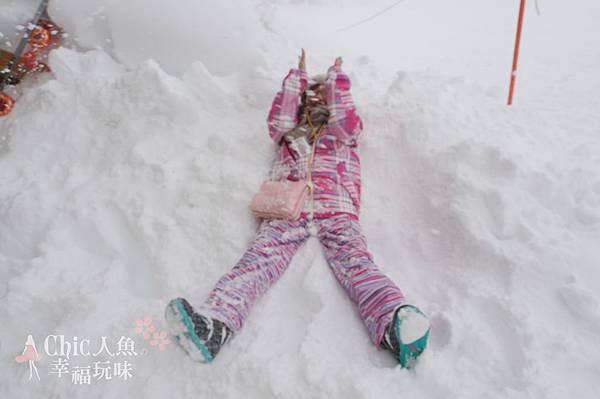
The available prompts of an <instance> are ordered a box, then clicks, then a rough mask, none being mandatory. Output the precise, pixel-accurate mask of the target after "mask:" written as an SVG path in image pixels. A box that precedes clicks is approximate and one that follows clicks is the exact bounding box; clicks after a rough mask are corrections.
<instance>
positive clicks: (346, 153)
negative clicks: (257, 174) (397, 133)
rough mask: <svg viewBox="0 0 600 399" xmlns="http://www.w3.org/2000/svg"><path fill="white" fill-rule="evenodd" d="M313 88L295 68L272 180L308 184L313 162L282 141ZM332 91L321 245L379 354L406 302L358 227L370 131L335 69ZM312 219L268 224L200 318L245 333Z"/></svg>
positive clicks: (282, 94) (320, 160) (275, 132)
mask: <svg viewBox="0 0 600 399" xmlns="http://www.w3.org/2000/svg"><path fill="white" fill-rule="evenodd" d="M307 83H308V78H307V75H306V72H304V71H302V70H300V69H296V68H292V69H291V70H290V71H289V73H288V74H287V76H286V77H285V79H284V81H283V85H282V90H281V91H279V92H278V93H277V95H276V96H275V99H274V101H273V105H272V107H271V111H270V112H269V116H268V126H269V134H270V136H271V138H272V139H273V140H274V141H275V143H277V144H280V147H279V154H278V157H277V158H276V160H275V162H274V164H273V167H272V169H271V173H270V175H271V179H273V180H283V179H289V180H298V179H303V178H305V177H306V171H307V170H306V167H307V165H306V163H307V159H305V158H303V157H300V156H298V154H296V153H293V152H292V151H291V150H290V149H289V148H288V146H287V144H285V142H282V137H283V135H284V133H285V132H286V131H288V130H289V129H291V128H293V127H295V126H296V124H297V123H298V116H297V111H298V105H299V98H300V95H301V94H302V93H303V92H304V90H305V89H306V86H307ZM325 85H326V92H327V107H328V109H329V111H330V117H329V121H328V124H327V125H326V128H325V129H324V130H323V131H322V133H321V135H320V136H319V138H318V140H317V144H316V148H315V160H314V166H313V172H312V175H313V182H314V196H315V214H314V216H315V220H314V222H315V224H316V227H317V231H318V232H317V237H318V239H319V241H320V242H321V244H322V246H323V249H324V252H325V256H326V258H327V262H328V264H329V266H330V268H331V269H332V271H333V273H334V274H335V276H336V278H337V279H338V281H339V282H340V284H341V285H342V287H344V289H345V290H346V292H347V293H348V295H349V296H350V298H351V299H352V300H353V301H354V302H355V303H356V304H357V305H358V309H359V313H360V317H361V318H362V320H363V321H364V323H365V325H366V327H367V330H368V332H369V336H370V338H371V341H372V342H373V343H374V344H375V345H376V346H377V347H379V345H380V343H381V340H382V337H383V333H384V330H385V327H386V326H387V325H388V324H389V323H390V322H391V320H392V317H393V312H394V310H395V309H397V308H398V307H399V306H400V305H401V304H402V303H403V302H404V296H403V294H402V292H401V291H400V289H399V288H398V287H397V286H396V285H395V284H394V283H393V282H392V281H391V280H390V279H389V278H388V277H386V276H385V275H384V274H383V273H382V272H381V271H380V270H379V269H378V268H377V266H376V265H375V263H374V262H373V257H372V255H371V254H370V253H369V251H368V250H367V243H366V239H365V237H364V235H363V234H362V231H361V227H360V224H359V221H358V215H359V209H360V160H359V158H358V155H357V154H356V151H355V150H356V148H357V141H356V140H357V137H358V135H359V134H360V132H361V131H362V127H363V125H362V121H361V119H360V118H359V117H358V115H357V114H356V108H355V106H354V103H353V101H352V97H351V95H350V79H349V78H348V76H347V75H346V74H345V73H343V72H342V71H341V69H340V68H339V67H335V66H332V67H330V68H329V70H328V72H327V80H326V83H325ZM307 203H308V201H307ZM308 216H309V214H308V211H307V210H306V208H305V211H303V213H302V215H301V217H300V219H299V220H297V221H286V220H279V219H273V220H267V219H265V220H263V221H262V222H261V224H260V227H259V229H258V233H257V236H256V238H255V239H254V241H253V242H252V243H251V244H250V246H249V248H248V249H247V250H246V252H245V253H244V255H243V256H242V258H241V259H240V260H239V261H238V263H237V265H236V266H235V267H234V268H233V269H232V270H231V271H230V272H228V273H226V274H225V275H224V276H223V277H221V278H220V279H219V281H218V282H217V284H216V286H215V288H214V289H213V290H212V291H211V292H210V294H209V296H208V298H207V300H206V301H205V302H204V304H203V305H202V306H201V308H200V309H199V310H198V311H199V313H202V314H204V315H206V316H210V317H213V318H215V319H218V320H220V321H222V322H223V323H225V324H226V325H227V326H228V327H229V328H230V329H231V330H233V331H234V332H235V331H238V330H240V329H241V328H242V325H243V324H244V321H245V320H246V318H247V316H248V314H249V312H250V309H251V308H252V306H253V305H254V303H255V302H256V300H257V299H258V298H259V297H260V296H261V295H262V294H263V293H265V292H266V291H267V289H268V288H269V287H270V286H271V285H272V284H273V283H274V282H275V281H277V280H278V279H279V277H280V276H281V275H282V274H283V272H284V271H285V270H286V269H287V267H288V265H289V263H290V261H291V260H292V257H293V256H294V254H295V253H296V251H297V250H298V249H299V248H300V246H301V245H302V244H303V243H304V242H305V241H306V240H307V239H308V238H309V236H310V232H309V229H308V225H309V217H308Z"/></svg>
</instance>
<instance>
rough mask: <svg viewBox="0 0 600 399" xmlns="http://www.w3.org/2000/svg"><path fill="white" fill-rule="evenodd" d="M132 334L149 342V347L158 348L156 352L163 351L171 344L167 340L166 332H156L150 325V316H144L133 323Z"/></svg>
mask: <svg viewBox="0 0 600 399" xmlns="http://www.w3.org/2000/svg"><path fill="white" fill-rule="evenodd" d="M133 332H134V334H136V335H140V334H141V335H142V336H143V337H144V339H145V340H146V341H150V346H158V350H160V351H164V350H165V348H166V346H167V345H168V344H170V343H171V341H170V340H169V339H168V338H167V332H166V331H157V330H156V327H155V326H154V324H153V323H152V318H151V317H150V316H145V317H144V318H143V319H137V320H136V321H135V327H134V329H133Z"/></svg>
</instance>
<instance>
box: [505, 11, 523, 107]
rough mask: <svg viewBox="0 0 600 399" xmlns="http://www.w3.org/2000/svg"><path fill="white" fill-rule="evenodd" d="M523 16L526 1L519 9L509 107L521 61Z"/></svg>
mask: <svg viewBox="0 0 600 399" xmlns="http://www.w3.org/2000/svg"><path fill="white" fill-rule="evenodd" d="M523 14H525V0H521V7H520V8H519V22H518V24H517V38H516V40H515V52H514V55H513V63H512V71H511V73H510V89H509V90H508V105H511V104H512V99H513V92H514V90H515V80H516V79H517V61H518V59H519V46H520V45H521V31H522V28H523Z"/></svg>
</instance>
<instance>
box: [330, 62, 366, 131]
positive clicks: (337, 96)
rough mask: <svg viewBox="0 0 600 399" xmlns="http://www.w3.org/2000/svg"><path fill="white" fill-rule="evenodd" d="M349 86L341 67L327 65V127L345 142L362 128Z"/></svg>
mask: <svg viewBox="0 0 600 399" xmlns="http://www.w3.org/2000/svg"><path fill="white" fill-rule="evenodd" d="M350 87H351V83H350V78H349V77H348V75H346V74H345V73H344V72H342V70H341V68H339V67H336V66H335V65H332V66H331V67H329V70H328V71H327V80H326V82H325V88H326V92H327V107H328V108H329V112H330V116H329V122H328V127H329V131H331V132H332V134H334V135H335V136H337V138H338V139H340V140H342V141H343V142H345V143H351V142H353V141H355V140H356V139H357V138H358V136H359V135H360V133H361V132H362V130H363V123H362V120H361V118H360V117H359V116H358V114H357V113H356V106H355V105H354V101H353V100H352V95H351V94H350Z"/></svg>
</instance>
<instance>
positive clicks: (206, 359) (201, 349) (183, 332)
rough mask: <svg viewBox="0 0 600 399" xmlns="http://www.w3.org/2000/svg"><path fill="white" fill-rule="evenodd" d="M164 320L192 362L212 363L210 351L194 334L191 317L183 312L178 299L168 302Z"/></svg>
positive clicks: (181, 304) (183, 309)
mask: <svg viewBox="0 0 600 399" xmlns="http://www.w3.org/2000/svg"><path fill="white" fill-rule="evenodd" d="M165 320H166V322H167V325H168V326H169V330H170V332H171V334H172V335H173V336H174V337H175V341H176V342H177V343H178V344H179V346H181V347H182V348H183V350H184V351H185V352H186V353H187V354H188V355H189V356H190V358H191V359H192V360H194V361H196V362H200V363H210V362H212V361H213V356H212V355H211V354H210V351H209V350H208V348H207V347H206V346H205V345H204V343H203V342H202V340H201V339H200V338H199V337H198V335H197V334H196V331H195V329H194V323H192V318H191V315H189V314H188V313H187V312H186V311H185V308H184V307H183V303H182V302H181V299H180V298H177V299H173V300H172V301H171V302H169V304H168V305H167V307H166V309H165Z"/></svg>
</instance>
